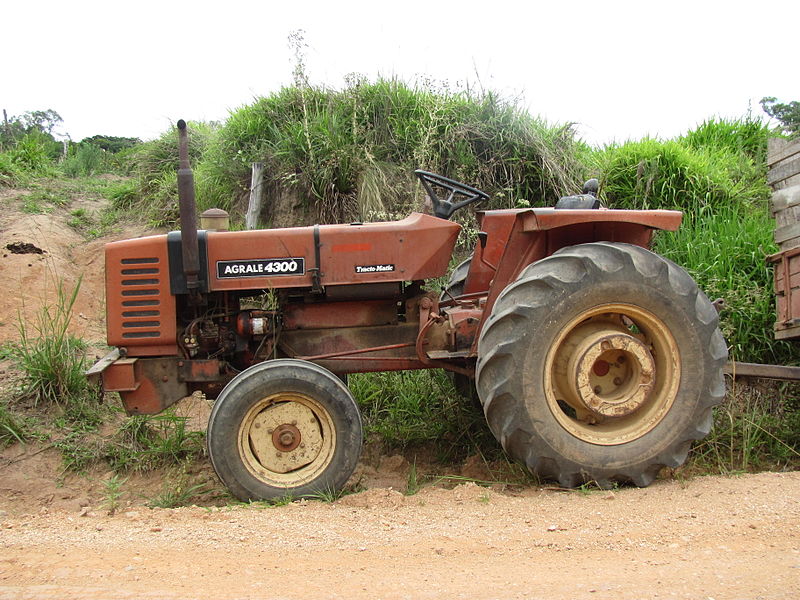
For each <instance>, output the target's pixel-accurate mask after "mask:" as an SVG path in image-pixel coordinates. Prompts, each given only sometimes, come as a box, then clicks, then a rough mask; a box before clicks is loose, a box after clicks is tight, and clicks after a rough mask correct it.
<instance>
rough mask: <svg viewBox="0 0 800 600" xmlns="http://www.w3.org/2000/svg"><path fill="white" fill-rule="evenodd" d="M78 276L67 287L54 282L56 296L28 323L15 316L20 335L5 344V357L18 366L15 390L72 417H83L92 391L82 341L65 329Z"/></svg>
mask: <svg viewBox="0 0 800 600" xmlns="http://www.w3.org/2000/svg"><path fill="white" fill-rule="evenodd" d="M79 289H80V280H79V281H78V283H76V284H75V286H74V287H73V288H72V289H71V290H70V289H68V288H67V287H66V285H65V284H64V282H63V281H57V282H56V283H55V292H54V293H55V297H54V298H53V299H52V302H47V301H45V302H44V303H43V304H42V307H41V308H40V310H39V311H38V313H37V314H36V316H35V317H34V319H33V320H32V321H31V322H30V323H28V322H26V321H25V320H24V319H23V318H22V317H21V316H20V318H19V320H18V322H17V331H18V333H19V341H18V342H15V343H13V344H11V345H10V353H9V354H10V358H11V359H12V360H13V361H14V362H15V363H16V365H17V367H18V368H19V369H20V370H21V371H22V382H21V390H20V396H22V397H23V398H25V399H27V400H30V401H31V402H32V403H33V405H34V406H36V405H39V404H44V405H52V406H58V407H59V408H61V409H62V410H63V412H64V414H66V415H67V416H69V417H70V418H74V419H81V418H84V417H87V416H88V414H89V413H90V412H91V407H90V405H93V404H96V403H97V396H96V393H95V391H94V390H93V388H92V386H90V385H89V383H88V381H87V380H86V377H85V376H84V371H85V370H86V366H87V364H86V357H85V351H86V344H85V343H84V342H83V341H82V340H80V339H79V338H76V337H75V336H73V335H72V334H70V333H69V325H70V322H71V320H72V310H73V307H74V306H75V301H76V299H77V297H78V291H79Z"/></svg>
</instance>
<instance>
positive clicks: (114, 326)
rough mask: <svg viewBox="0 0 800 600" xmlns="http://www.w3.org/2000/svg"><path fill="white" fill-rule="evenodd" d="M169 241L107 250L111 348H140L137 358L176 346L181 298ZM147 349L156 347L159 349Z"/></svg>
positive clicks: (158, 239)
mask: <svg viewBox="0 0 800 600" xmlns="http://www.w3.org/2000/svg"><path fill="white" fill-rule="evenodd" d="M159 242H160V243H159ZM165 242H166V240H165V239H164V237H162V236H158V237H151V238H141V239H138V240H128V241H125V242H115V243H112V244H108V245H107V246H106V293H107V296H106V299H107V304H108V343H109V345H112V346H125V347H131V346H132V347H134V348H137V347H138V348H139V350H138V351H134V352H133V354H157V353H159V352H162V351H163V345H165V344H169V345H173V344H175V299H174V297H173V296H172V295H171V294H170V288H169V265H168V263H167V256H166V243H165ZM144 346H153V351H152V352H149V351H147V350H146V349H144V348H143V347H144ZM155 346H159V348H155Z"/></svg>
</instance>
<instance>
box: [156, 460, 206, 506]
mask: <svg viewBox="0 0 800 600" xmlns="http://www.w3.org/2000/svg"><path fill="white" fill-rule="evenodd" d="M185 466H186V465H184V466H183V471H182V472H181V473H180V474H179V475H178V476H177V477H176V478H172V477H167V478H166V479H165V480H164V484H163V486H162V489H161V493H160V494H159V495H157V496H155V497H153V498H151V499H150V500H149V501H148V503H147V505H148V506H150V507H151V508H177V507H179V506H188V505H189V504H191V502H192V500H193V499H195V498H197V497H198V496H201V495H203V494H205V493H207V492H208V491H209V488H208V487H207V486H206V484H205V483H204V482H200V483H195V484H193V485H190V480H189V475H188V474H187V473H186V470H185Z"/></svg>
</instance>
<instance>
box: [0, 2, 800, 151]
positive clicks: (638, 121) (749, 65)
mask: <svg viewBox="0 0 800 600" xmlns="http://www.w3.org/2000/svg"><path fill="white" fill-rule="evenodd" d="M798 26H800V2H798V1H794V2H789V1H783V0H774V1H771V2H741V1H737V0H728V1H726V2H717V1H704V0H694V1H690V2H687V1H684V0H675V1H671V2H653V1H649V2H648V1H647V0H640V1H619V2H615V1H613V0H605V1H602V0H599V1H597V0H596V1H594V2H592V1H572V2H570V1H565V0H561V1H558V0H551V1H549V2H535V1H528V2H512V1H508V0H482V1H480V2H475V1H472V0H461V1H458V2H455V1H437V0H428V1H427V2H420V1H418V0H402V1H399V2H391V3H390V2H381V1H379V0H372V1H370V2H360V1H355V0H339V1H333V0H329V1H327V2H319V1H301V0H295V1H294V2H292V1H291V0H284V1H282V2H271V1H267V0H262V1H260V2H253V1H245V0H227V1H217V2H207V1H205V0H195V1H193V2H186V1H182V0H181V1H171V0H161V1H160V2H154V1H152V0H139V1H133V2H114V1H109V0H103V1H90V0H72V1H65V0H59V1H56V2H51V1H37V0H24V1H23V0H11V1H9V2H5V3H3V6H2V8H0V108H5V109H6V110H7V111H8V113H9V115H18V114H21V113H23V112H25V111H28V110H43V109H47V108H52V109H54V110H55V111H57V112H58V113H59V114H60V115H61V116H62V117H63V119H64V124H63V126H62V127H61V128H60V132H62V133H68V134H69V135H70V136H71V137H72V139H73V140H76V141H77V140H80V139H82V138H83V137H87V136H91V135H95V134H106V135H116V136H135V137H141V138H143V139H150V138H153V137H156V136H158V135H159V134H160V133H162V132H163V131H164V130H165V129H166V128H167V127H169V126H170V124H171V123H174V122H175V121H177V119H179V118H184V119H187V120H189V119H193V120H194V119H197V120H211V119H218V120H224V119H225V118H226V117H227V115H228V113H229V111H230V110H231V109H235V108H237V107H239V106H242V105H245V104H249V103H250V102H252V100H253V98H255V97H257V96H262V95H268V94H270V93H271V92H273V91H277V90H278V89H280V87H281V86H283V85H288V84H290V83H291V82H292V69H293V66H294V58H293V52H292V50H291V48H290V46H289V43H288V39H287V38H288V35H289V33H290V32H292V31H295V30H298V29H303V30H304V31H305V40H306V43H307V44H308V48H307V49H306V65H307V73H308V75H309V79H310V81H311V82H312V83H313V84H325V85H328V86H330V87H334V88H340V87H343V85H344V76H345V75H346V74H348V73H353V72H356V73H360V74H363V75H365V76H367V77H368V78H370V79H374V78H375V77H376V76H377V75H379V74H380V75H383V76H385V77H391V76H397V77H399V78H401V79H403V80H406V81H409V82H413V81H414V80H415V78H430V79H433V80H436V81H447V82H449V84H451V86H455V85H456V84H459V83H460V84H461V85H466V84H468V85H470V86H483V87H484V88H486V89H493V90H498V91H501V92H502V93H504V94H505V95H506V96H509V97H520V98H521V99H522V102H523V104H524V105H525V106H527V107H528V108H529V110H530V112H531V113H532V114H536V115H541V116H542V117H544V118H545V119H547V120H548V121H550V122H558V123H563V122H576V123H578V124H579V128H578V131H579V134H580V135H581V137H583V138H584V139H585V140H587V141H589V142H591V143H603V142H610V141H612V140H614V139H616V140H618V141H624V140H626V139H628V138H634V139H637V138H640V137H643V136H645V135H647V134H650V135H659V136H661V137H672V136H674V135H678V134H680V133H682V132H684V131H686V130H687V129H691V128H692V127H694V126H695V125H696V124H698V123H700V122H702V121H703V120H705V119H706V118H708V117H712V116H723V117H738V116H742V115H744V114H745V113H746V112H747V110H748V108H749V107H750V106H752V109H753V112H754V114H757V115H762V114H763V113H762V112H761V108H760V106H759V105H758V100H759V99H760V98H761V97H763V96H776V97H778V98H779V99H780V100H783V101H789V100H800V76H799V75H798V64H800V47H798V45H797V41H796V40H797V29H798Z"/></svg>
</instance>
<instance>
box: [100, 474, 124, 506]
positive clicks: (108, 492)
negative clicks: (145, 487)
mask: <svg viewBox="0 0 800 600" xmlns="http://www.w3.org/2000/svg"><path fill="white" fill-rule="evenodd" d="M126 481H128V479H127V477H126V478H124V479H120V478H119V475H112V476H111V477H109V478H108V479H106V480H105V481H104V482H103V508H105V509H106V510H107V511H108V514H109V515H113V514H114V513H115V512H116V511H117V509H118V508H119V507H120V500H121V499H122V494H123V493H124V492H123V491H122V486H123V484H124V483H125V482H126Z"/></svg>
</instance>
